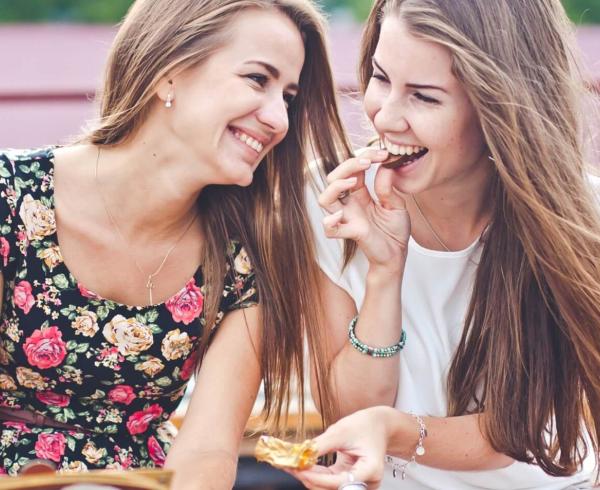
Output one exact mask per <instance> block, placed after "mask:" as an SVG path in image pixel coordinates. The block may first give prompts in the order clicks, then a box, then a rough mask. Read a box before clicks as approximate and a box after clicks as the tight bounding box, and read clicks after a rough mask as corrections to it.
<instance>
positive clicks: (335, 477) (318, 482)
mask: <svg viewBox="0 0 600 490" xmlns="http://www.w3.org/2000/svg"><path fill="white" fill-rule="evenodd" d="M350 473H351V474H352V476H351V477H350ZM292 474H293V476H294V477H296V478H298V479H299V480H300V481H301V482H302V483H303V484H304V485H305V486H306V487H308V488H311V489H312V488H327V489H331V490H336V489H337V488H338V487H340V485H342V484H344V483H349V482H350V481H355V482H363V483H365V484H367V486H368V488H369V489H377V488H379V485H380V484H381V477H382V475H383V471H381V472H380V473H376V471H375V470H374V469H373V468H367V465H364V464H361V462H360V461H359V462H357V463H356V464H355V465H354V466H353V467H352V468H344V469H340V470H339V471H333V472H332V471H330V469H329V468H325V470H323V469H322V468H317V467H314V468H312V469H310V470H306V471H298V472H294V473H292Z"/></svg>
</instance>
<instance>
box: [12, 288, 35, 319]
mask: <svg viewBox="0 0 600 490" xmlns="http://www.w3.org/2000/svg"><path fill="white" fill-rule="evenodd" d="M13 299H14V301H15V305H17V306H18V307H19V308H21V309H22V310H23V311H24V312H25V314H26V315H27V314H28V313H29V311H30V310H31V307H32V306H33V305H34V304H35V299H33V295H32V294H31V284H29V283H28V282H27V281H21V282H20V283H19V284H17V285H16V286H15V292H14V295H13Z"/></svg>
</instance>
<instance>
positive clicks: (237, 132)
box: [229, 126, 264, 153]
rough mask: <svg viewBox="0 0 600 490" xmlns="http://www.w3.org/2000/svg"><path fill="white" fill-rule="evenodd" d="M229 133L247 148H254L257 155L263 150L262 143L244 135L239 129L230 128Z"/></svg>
mask: <svg viewBox="0 0 600 490" xmlns="http://www.w3.org/2000/svg"><path fill="white" fill-rule="evenodd" d="M229 131H231V133H232V134H233V136H234V137H235V138H237V139H238V140H240V141H241V142H242V143H245V144H246V145H247V146H249V147H250V148H252V149H253V150H254V151H255V152H256V153H260V152H261V151H262V150H263V148H264V145H263V144H262V143H261V142H260V141H258V140H256V139H254V138H253V137H252V136H250V135H249V134H246V133H244V132H243V131H241V130H240V129H238V128H234V127H233V126H229Z"/></svg>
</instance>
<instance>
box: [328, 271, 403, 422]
mask: <svg viewBox="0 0 600 490" xmlns="http://www.w3.org/2000/svg"><path fill="white" fill-rule="evenodd" d="M401 288H402V271H392V272H390V271H386V270H381V269H380V270H377V269H374V268H371V270H369V274H368V275H367V280H366V294H365V299H364V302H363V305H362V307H361V309H360V312H359V315H358V322H357V324H356V327H355V334H356V337H357V338H358V339H359V340H360V341H361V342H363V343H364V344H367V345H369V346H371V347H387V346H390V345H393V344H396V343H397V342H398V341H399V339H400V336H401V334H402V308H401V302H400V294H401ZM346 328H347V326H346ZM401 355H402V353H401V352H400V353H399V354H396V355H394V356H392V357H389V358H376V357H371V356H369V355H365V354H362V353H361V352H359V351H358V350H357V349H356V348H354V347H353V346H352V345H351V344H350V342H349V341H348V339H347V334H346V341H345V342H344V345H343V347H342V349H341V350H340V351H339V353H338V354H337V355H336V357H335V358H334V360H333V363H332V372H331V379H332V384H333V388H334V392H335V393H336V394H337V397H338V399H339V410H340V416H344V415H347V414H350V413H353V412H355V411H356V410H360V409H363V408H367V407H371V406H374V405H390V406H391V405H393V404H394V401H395V399H396V392H397V389H398V376H399V362H400V361H399V359H400V356H401Z"/></svg>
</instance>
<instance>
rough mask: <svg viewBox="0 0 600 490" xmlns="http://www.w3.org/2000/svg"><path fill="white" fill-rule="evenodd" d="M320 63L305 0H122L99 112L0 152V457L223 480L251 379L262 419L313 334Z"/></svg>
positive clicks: (285, 389)
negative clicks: (312, 208) (36, 141)
mask: <svg viewBox="0 0 600 490" xmlns="http://www.w3.org/2000/svg"><path fill="white" fill-rule="evenodd" d="M275 41H276V42H275ZM327 63H328V60H327V55H326V50H325V47H324V42H323V34H322V24H321V18H320V15H319V13H318V12H317V11H316V10H315V8H314V7H313V5H312V4H311V3H310V1H309V0H218V1H217V0H211V1H204V2H196V1H194V0H138V1H137V2H135V3H134V5H133V7H132V8H131V10H130V12H129V14H128V16H127V17H126V19H125V20H124V22H123V24H122V26H121V28H120V30H119V32H118V34H117V37H116V40H115V42H114V45H113V48H112V51H111V53H110V57H109V60H108V66H107V72H106V78H105V82H104V87H103V91H102V94H101V98H100V111H101V114H100V116H101V117H100V119H99V121H98V124H97V125H96V127H95V128H93V129H92V130H91V131H90V132H89V133H88V135H86V136H85V137H84V138H82V140H81V141H80V142H78V143H77V144H74V145H71V146H66V147H61V148H46V149H40V150H33V151H7V152H5V153H2V154H1V156H0V232H1V236H0V255H1V257H0V263H1V264H2V275H1V279H2V288H3V295H2V301H3V303H2V318H1V324H0V429H1V437H0V457H1V461H2V469H3V471H4V472H5V473H8V474H11V475H14V474H17V473H18V472H19V470H20V469H21V468H22V467H23V466H24V465H26V464H27V463H28V462H29V461H31V460H33V459H44V460H47V461H49V462H51V463H52V464H54V465H55V466H56V467H57V468H58V469H60V470H62V471H68V470H73V471H79V470H85V469H93V468H118V469H127V468H136V467H161V466H163V465H165V464H166V466H167V467H170V468H172V469H174V470H175V481H174V483H173V484H174V487H175V488H190V489H191V488H229V487H231V486H232V484H233V481H234V477H235V468H236V461H237V451H238V447H239V443H240V440H241V436H242V434H243V430H244V427H245V424H246V422H247V418H248V416H249V414H250V411H251V408H252V405H253V403H254V401H255V398H256V394H257V390H258V387H259V385H260V383H261V382H263V384H264V389H265V398H266V402H265V407H264V412H265V416H266V418H267V421H268V422H269V423H270V425H271V427H274V428H276V427H278V426H279V425H280V420H282V418H281V415H282V414H284V413H285V411H286V410H287V401H286V400H288V395H289V393H290V392H291V390H292V389H293V388H298V386H296V382H292V381H291V380H292V379H297V380H298V384H299V385H301V384H302V383H303V376H302V374H303V373H302V367H303V364H304V362H303V344H304V342H305V341H308V344H309V346H311V348H312V349H314V350H315V354H316V355H318V353H319V349H322V347H321V346H322V343H321V342H320V339H319V337H318V331H317V330H316V328H314V327H315V326H316V325H317V323H318V322H317V318H318V311H317V307H316V304H317V301H315V299H314V295H315V294H316V292H317V288H316V286H315V285H316V283H317V271H316V270H315V269H314V266H313V256H312V249H311V246H310V241H309V237H310V233H309V225H308V220H307V218H306V216H305V211H304V206H303V203H304V192H303V189H304V173H303V164H302V162H303V161H304V155H303V150H302V149H303V148H305V147H306V146H307V142H308V141H310V142H311V144H312V145H313V146H314V148H315V149H316V151H318V153H320V154H321V155H324V156H325V157H327V158H330V159H332V161H334V160H335V159H336V158H337V154H338V153H339V152H340V151H341V153H342V154H343V153H344V152H346V153H347V146H346V144H345V141H344V137H343V133H342V130H341V125H340V122H339V119H338V117H337V115H336V111H335V109H336V107H335V98H334V93H333V86H332V82H331V76H330V73H329V71H328V69H327V67H328V64H327ZM317 107H318V109H317ZM317 110H318V111H319V113H320V114H322V117H321V118H318V119H317V118H313V119H308V118H307V117H306V114H307V113H309V112H312V113H317ZM259 302H260V305H259ZM195 370H197V378H196V384H195V389H194V392H193V395H192V398H191V402H190V405H189V408H188V410H187V414H186V417H185V420H184V422H183V425H182V427H181V431H180V433H179V435H178V437H177V439H176V440H175V442H174V444H173V446H172V447H171V443H172V439H173V436H174V430H173V426H172V425H171V423H170V422H169V417H170V416H171V414H172V413H173V411H174V410H175V408H176V407H177V405H178V404H179V402H180V401H181V398H182V396H183V393H184V390H185V388H186V385H187V382H188V380H189V379H190V376H191V375H192V373H193V372H194V371H195ZM315 374H316V375H317V376H323V375H324V373H323V372H322V370H320V369H317V370H316V373H315ZM323 390H324V391H323V393H322V398H321V400H322V404H323V406H324V407H327V406H328V405H327V403H326V401H327V400H328V399H329V398H328V393H327V392H326V387H323ZM300 396H301V395H300ZM169 449H170V451H169ZM167 452H168V454H169V455H168V457H167Z"/></svg>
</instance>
